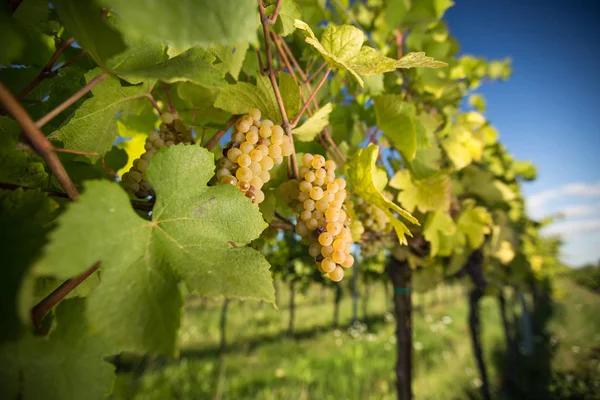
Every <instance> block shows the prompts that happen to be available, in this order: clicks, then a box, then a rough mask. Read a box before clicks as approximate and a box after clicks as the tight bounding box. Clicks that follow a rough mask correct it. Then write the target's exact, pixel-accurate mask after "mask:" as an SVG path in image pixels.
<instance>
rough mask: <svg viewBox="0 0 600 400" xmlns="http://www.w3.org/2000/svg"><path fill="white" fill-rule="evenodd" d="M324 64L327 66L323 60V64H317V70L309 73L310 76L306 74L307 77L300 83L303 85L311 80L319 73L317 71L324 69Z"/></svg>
mask: <svg viewBox="0 0 600 400" xmlns="http://www.w3.org/2000/svg"><path fill="white" fill-rule="evenodd" d="M326 66H327V61H325V62H324V63H323V64H321V65H320V66H319V68H317V70H316V71H315V72H313V73H312V74H310V76H308V77H307V79H305V80H304V82H302V84H303V85H308V84H309V83H310V81H312V80H313V78H314V77H315V76H317V75H319V73H321V71H323V70H324V69H325V67H326Z"/></svg>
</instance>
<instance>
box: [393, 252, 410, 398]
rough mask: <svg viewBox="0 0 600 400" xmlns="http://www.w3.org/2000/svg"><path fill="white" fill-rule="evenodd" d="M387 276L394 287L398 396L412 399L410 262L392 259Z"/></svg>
mask: <svg viewBox="0 0 600 400" xmlns="http://www.w3.org/2000/svg"><path fill="white" fill-rule="evenodd" d="M387 274H388V276H389V278H390V280H391V281H392V284H393V287H394V295H393V302H394V316H395V317H396V353H397V354H396V356H397V359H396V394H397V397H398V400H409V399H412V396H413V394H412V301H411V300H412V299H411V289H412V271H411V269H410V266H409V265H408V262H406V261H400V260H397V259H395V258H394V257H391V258H390V261H389V263H388V265H387Z"/></svg>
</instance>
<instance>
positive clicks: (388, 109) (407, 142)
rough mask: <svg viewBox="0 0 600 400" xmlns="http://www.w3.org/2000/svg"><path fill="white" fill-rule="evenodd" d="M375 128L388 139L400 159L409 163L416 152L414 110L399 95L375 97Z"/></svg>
mask: <svg viewBox="0 0 600 400" xmlns="http://www.w3.org/2000/svg"><path fill="white" fill-rule="evenodd" d="M375 115H376V118H377V126H378V127H379V129H381V130H382V131H383V132H385V134H386V135H387V136H388V137H389V138H390V140H391V141H392V143H393V144H394V146H395V147H396V148H397V149H398V151H400V153H402V157H404V158H405V159H406V160H408V161H411V160H413V159H414V158H415V153H416V151H417V133H416V128H415V121H414V116H415V109H414V106H412V105H411V104H409V103H406V102H405V101H404V99H403V98H402V96H401V95H396V94H385V95H381V96H377V97H375Z"/></svg>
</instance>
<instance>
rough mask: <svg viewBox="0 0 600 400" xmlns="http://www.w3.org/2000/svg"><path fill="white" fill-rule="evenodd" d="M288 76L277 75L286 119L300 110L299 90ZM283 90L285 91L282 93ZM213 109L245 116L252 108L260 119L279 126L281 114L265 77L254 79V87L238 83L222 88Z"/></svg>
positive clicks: (249, 84)
mask: <svg viewBox="0 0 600 400" xmlns="http://www.w3.org/2000/svg"><path fill="white" fill-rule="evenodd" d="M290 79H292V78H291V77H289V75H288V74H283V73H282V74H279V82H280V84H281V92H282V96H284V98H283V100H284V106H286V111H288V118H290V119H291V118H293V115H295V114H297V112H298V111H295V113H294V109H297V110H299V109H300V105H299V103H300V88H299V87H298V85H296V84H295V83H294V82H293V79H292V81H290ZM284 88H285V89H286V90H285V91H284ZM215 107H217V108H220V109H222V110H225V111H228V112H230V113H231V114H245V113H247V112H248V111H250V110H251V109H253V108H258V109H259V110H260V111H261V113H262V117H263V118H266V119H270V120H271V121H273V122H274V123H275V124H281V123H282V122H283V120H282V119H281V112H280V111H279V106H278V105H277V99H276V98H275V93H274V92H273V87H272V86H271V82H270V81H269V78H267V77H266V76H261V75H259V76H257V77H256V86H255V85H253V84H251V83H246V82H238V83H236V84H235V85H228V86H226V87H224V88H223V89H222V90H221V91H220V92H219V95H218V97H217V100H216V101H215Z"/></svg>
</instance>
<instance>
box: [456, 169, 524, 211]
mask: <svg viewBox="0 0 600 400" xmlns="http://www.w3.org/2000/svg"><path fill="white" fill-rule="evenodd" d="M461 183H462V184H463V185H464V186H465V188H466V189H467V190H468V191H469V192H470V193H473V194H474V195H476V196H477V197H479V198H480V199H481V200H483V202H484V203H485V204H486V205H488V206H490V207H496V206H499V205H505V206H508V203H509V202H510V201H511V200H514V199H515V197H516V194H515V193H514V192H513V191H512V190H511V189H510V188H509V187H508V186H507V185H506V184H505V183H503V182H501V181H500V180H497V179H494V176H493V175H492V174H491V173H490V172H489V171H485V170H483V169H481V168H479V167H477V166H475V165H469V166H468V167H466V168H465V169H464V170H463V175H462V181H461Z"/></svg>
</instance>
